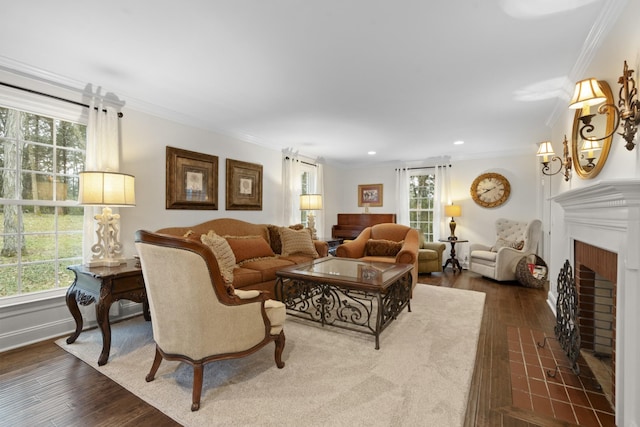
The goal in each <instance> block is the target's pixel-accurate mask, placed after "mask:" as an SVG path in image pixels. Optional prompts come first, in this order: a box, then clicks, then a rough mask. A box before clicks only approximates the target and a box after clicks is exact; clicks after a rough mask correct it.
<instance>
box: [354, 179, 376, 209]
mask: <svg viewBox="0 0 640 427" xmlns="http://www.w3.org/2000/svg"><path fill="white" fill-rule="evenodd" d="M358 206H372V207H374V206H382V184H362V185H358Z"/></svg>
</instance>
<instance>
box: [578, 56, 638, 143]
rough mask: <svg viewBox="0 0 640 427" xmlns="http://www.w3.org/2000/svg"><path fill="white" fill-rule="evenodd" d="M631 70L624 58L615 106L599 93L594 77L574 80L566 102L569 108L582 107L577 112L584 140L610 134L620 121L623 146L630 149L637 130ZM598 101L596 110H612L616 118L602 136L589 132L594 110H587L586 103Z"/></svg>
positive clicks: (634, 83) (591, 129)
mask: <svg viewBox="0 0 640 427" xmlns="http://www.w3.org/2000/svg"><path fill="white" fill-rule="evenodd" d="M632 74H633V70H630V69H629V67H628V66H627V61H624V68H623V70H622V76H620V78H619V79H618V83H619V84H621V85H622V87H621V88H620V93H619V97H620V99H619V100H618V106H616V105H615V104H613V103H605V104H602V103H603V102H607V97H606V95H605V94H604V93H603V91H602V89H601V88H600V85H599V84H598V81H597V80H596V79H594V78H589V79H585V80H581V81H579V82H578V83H576V88H575V91H574V93H573V98H571V102H570V103H569V108H572V109H582V113H581V114H580V121H582V127H581V128H580V131H579V132H580V136H581V137H582V139H584V140H592V141H602V140H604V139H606V138H608V137H610V136H612V135H613V133H614V132H615V131H616V129H618V127H619V126H620V124H621V123H620V122H622V129H623V130H622V132H618V134H619V135H622V137H623V138H624V139H625V141H627V143H626V145H625V147H626V148H627V150H629V151H631V150H633V149H634V147H635V146H636V144H635V143H634V142H633V140H634V139H635V136H636V132H637V131H638V124H640V114H638V97H637V95H638V89H637V88H636V82H635V80H634V79H633V77H631V75H632ZM599 104H602V105H600V107H598V114H610V112H613V114H615V117H616V120H615V125H614V126H613V131H611V132H608V133H607V134H606V135H605V136H603V137H601V138H597V137H594V136H591V135H592V132H593V131H594V129H595V127H594V125H593V124H592V123H591V120H592V119H593V117H595V114H591V110H590V107H591V106H592V105H594V106H595V105H599Z"/></svg>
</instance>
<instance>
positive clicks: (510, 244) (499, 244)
mask: <svg viewBox="0 0 640 427" xmlns="http://www.w3.org/2000/svg"><path fill="white" fill-rule="evenodd" d="M500 248H513V249H515V250H518V251H520V250H522V248H524V240H518V241H515V240H506V239H502V238H500V239H498V240H496V243H495V245H493V246H492V247H491V252H498V250H499V249H500Z"/></svg>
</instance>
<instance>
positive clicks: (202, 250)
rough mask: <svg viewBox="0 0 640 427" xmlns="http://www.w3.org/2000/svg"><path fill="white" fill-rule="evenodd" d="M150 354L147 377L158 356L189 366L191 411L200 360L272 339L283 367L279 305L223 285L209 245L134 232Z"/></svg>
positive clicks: (245, 351) (249, 349)
mask: <svg viewBox="0 0 640 427" xmlns="http://www.w3.org/2000/svg"><path fill="white" fill-rule="evenodd" d="M136 249H137V251H138V254H139V255H140V263H141V266H142V274H143V277H144V282H145V288H146V291H147V298H148V300H149V309H150V311H151V322H152V323H151V324H152V327H153V339H154V340H155V342H156V355H155V359H154V361H153V365H152V367H151V370H150V371H149V374H148V375H147V377H146V380H147V381H152V380H153V379H154V376H155V374H156V372H157V370H158V367H159V366H160V362H162V359H167V360H179V361H181V362H184V363H187V364H189V365H191V366H192V367H193V391H192V393H193V395H192V403H191V410H192V411H197V410H198V409H199V408H200V395H201V393H202V382H203V376H202V374H203V369H204V365H205V364H207V363H209V362H213V361H215V360H222V359H232V358H238V357H243V356H247V355H249V354H251V353H253V352H255V351H257V350H259V349H260V348H262V347H264V346H265V345H267V344H269V343H270V342H275V362H276V366H277V367H278V368H282V367H283V366H284V362H282V350H283V349H284V344H285V337H284V330H283V326H284V321H285V316H286V312H285V307H284V304H282V303H281V302H279V301H274V300H270V299H268V298H269V297H268V294H265V293H262V292H260V291H256V290H254V291H240V290H234V289H233V287H231V286H229V285H225V283H224V280H223V278H222V275H221V274H220V268H219V266H218V262H217V261H216V258H215V257H214V255H213V252H212V251H211V250H210V249H209V247H207V246H205V245H203V244H201V243H200V242H196V241H192V240H187V239H183V238H179V237H175V236H169V235H163V234H156V233H150V232H147V231H138V232H136Z"/></svg>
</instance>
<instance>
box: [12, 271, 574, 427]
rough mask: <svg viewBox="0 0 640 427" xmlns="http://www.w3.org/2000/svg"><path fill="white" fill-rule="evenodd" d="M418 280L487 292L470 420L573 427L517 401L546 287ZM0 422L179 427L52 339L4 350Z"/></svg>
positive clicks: (543, 316) (543, 324)
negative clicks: (517, 376)
mask: <svg viewBox="0 0 640 427" xmlns="http://www.w3.org/2000/svg"><path fill="white" fill-rule="evenodd" d="M420 282H421V283H425V284H429V285H436V286H446V287H454V288H460V289H470V290H475V291H480V292H484V293H485V294H486V296H487V298H486V303H485V304H486V305H485V311H484V317H483V321H482V329H481V332H480V340H479V345H478V354H477V359H476V369H475V373H474V377H473V382H472V387H471V395H470V398H469V405H468V410H467V417H466V425H467V426H487V427H488V426H491V427H495V426H567V425H572V424H571V423H566V422H562V421H557V420H555V419H553V418H550V417H545V416H543V415H536V414H535V413H533V412H528V411H523V410H521V409H518V408H517V407H515V406H514V405H513V402H512V393H511V380H510V367H509V350H508V345H507V344H508V343H507V328H508V327H525V328H531V329H534V330H539V331H543V332H545V333H548V334H549V335H553V327H554V325H555V318H554V317H553V315H552V314H551V311H550V310H549V308H548V306H547V304H546V290H544V289H527V288H523V287H521V286H515V285H508V284H507V285H505V284H498V283H496V282H492V281H489V280H485V279H482V278H481V277H479V276H477V275H475V274H474V273H469V272H466V271H465V272H463V273H462V274H453V273H452V272H450V271H447V272H445V273H442V274H439V273H434V274H432V275H421V276H420ZM0 425H1V426H37V425H49V426H114V425H118V426H147V425H149V426H150V425H153V426H174V425H178V424H177V423H175V422H174V421H173V420H171V419H170V418H168V417H167V416H165V415H164V414H162V413H161V412H159V411H158V410H156V409H155V408H153V407H152V406H150V405H148V404H146V403H145V402H144V401H142V400H141V399H139V398H137V397H136V396H134V395H133V394H131V393H129V392H128V391H126V390H125V389H124V388H122V387H121V386H119V385H118V384H116V383H114V382H112V381H110V380H109V379H107V378H106V377H104V376H103V375H101V374H100V373H98V372H97V371H96V370H95V369H93V368H92V367H90V366H88V365H87V364H85V363H84V362H82V361H80V360H79V359H76V358H75V357H74V356H71V355H70V354H68V353H66V352H65V351H64V350H62V349H60V348H59V347H58V346H57V345H55V344H54V342H53V340H50V341H46V342H42V343H38V344H34V345H31V346H28V347H24V348H21V349H17V350H12V351H9V352H5V353H2V354H0Z"/></svg>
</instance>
